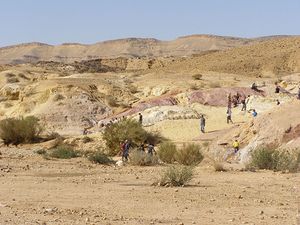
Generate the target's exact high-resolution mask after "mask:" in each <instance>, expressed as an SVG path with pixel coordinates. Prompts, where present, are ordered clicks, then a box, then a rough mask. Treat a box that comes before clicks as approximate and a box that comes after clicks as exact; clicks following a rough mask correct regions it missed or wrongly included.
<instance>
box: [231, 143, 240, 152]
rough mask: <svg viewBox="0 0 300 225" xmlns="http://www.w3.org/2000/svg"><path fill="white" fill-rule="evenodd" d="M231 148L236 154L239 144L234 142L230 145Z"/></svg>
mask: <svg viewBox="0 0 300 225" xmlns="http://www.w3.org/2000/svg"><path fill="white" fill-rule="evenodd" d="M232 147H233V149H234V153H235V154H236V153H237V152H238V151H239V149H240V143H239V142H238V140H235V141H234V142H233V143H232Z"/></svg>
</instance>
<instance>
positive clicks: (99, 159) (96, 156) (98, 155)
mask: <svg viewBox="0 0 300 225" xmlns="http://www.w3.org/2000/svg"><path fill="white" fill-rule="evenodd" d="M88 160H90V161H91V162H92V163H97V164H111V163H114V160H112V159H111V158H110V157H108V156H107V155H106V154H104V153H103V152H101V151H97V152H93V153H91V154H89V156H88Z"/></svg>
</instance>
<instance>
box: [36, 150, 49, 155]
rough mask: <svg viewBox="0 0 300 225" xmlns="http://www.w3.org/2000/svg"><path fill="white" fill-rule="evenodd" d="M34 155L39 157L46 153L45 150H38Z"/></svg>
mask: <svg viewBox="0 0 300 225" xmlns="http://www.w3.org/2000/svg"><path fill="white" fill-rule="evenodd" d="M35 153H36V154H39V155H45V154H46V153H47V151H46V150H45V149H39V150H37V151H36V152H35Z"/></svg>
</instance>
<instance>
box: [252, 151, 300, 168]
mask: <svg viewBox="0 0 300 225" xmlns="http://www.w3.org/2000/svg"><path fill="white" fill-rule="evenodd" d="M298 160H299V156H298V158H297V156H295V155H292V154H290V153H289V152H287V151H280V150H278V149H274V148H268V147H260V148H258V149H256V150H254V151H253V152H252V154H251V162H250V166H252V167H255V168H258V169H267V170H275V171H289V172H297V170H298V169H299V161H300V160H299V161H298Z"/></svg>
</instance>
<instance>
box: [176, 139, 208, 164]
mask: <svg viewBox="0 0 300 225" xmlns="http://www.w3.org/2000/svg"><path fill="white" fill-rule="evenodd" d="M203 158H204V156H203V155H202V153H201V152H200V146H199V145H197V144H188V145H184V146H183V148H182V149H180V150H178V151H177V152H176V155H175V159H176V161H177V162H178V163H179V164H183V165H186V166H192V165H197V164H199V163H200V162H201V161H202V160H203Z"/></svg>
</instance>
